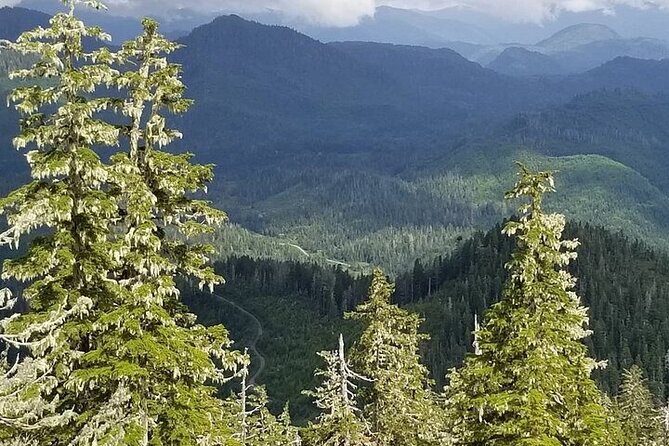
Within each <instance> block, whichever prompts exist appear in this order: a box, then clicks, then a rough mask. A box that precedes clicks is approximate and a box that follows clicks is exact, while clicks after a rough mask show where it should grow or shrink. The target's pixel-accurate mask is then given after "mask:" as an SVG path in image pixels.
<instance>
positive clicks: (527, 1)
mask: <svg viewBox="0 0 669 446" xmlns="http://www.w3.org/2000/svg"><path fill="white" fill-rule="evenodd" d="M44 1H46V0H44ZM50 1H54V0H50ZM16 3H18V0H0V5H13V4H16ZM106 3H107V4H108V5H109V6H110V8H111V9H112V10H113V11H114V12H116V13H118V14H142V13H155V12H156V11H165V10H166V9H168V8H188V9H194V10H198V11H201V12H220V13H250V12H261V11H263V10H268V9H270V10H275V11H280V12H282V13H284V14H286V15H287V16H289V17H293V18H299V19H302V20H305V21H309V22H311V23H314V24H320V25H331V26H350V25H355V24H356V23H357V22H358V21H359V20H360V19H362V18H363V17H366V16H371V15H373V14H374V10H375V8H376V6H379V5H390V6H396V7H401V8H415V9H426V10H430V9H440V8H445V7H448V6H453V5H454V4H461V5H466V6H469V7H472V8H475V9H478V10H481V11H486V12H489V13H490V14H492V15H496V16H498V17H500V18H502V19H504V20H508V21H513V22H535V23H541V22H545V21H546V20H551V19H552V18H554V17H556V16H557V15H559V14H560V13H561V12H564V11H572V12H582V11H592V10H606V11H608V12H610V13H614V12H615V8H616V6H619V5H627V6H632V7H637V8H648V7H651V8H652V7H662V8H669V0H457V1H455V0H107V1H106Z"/></svg>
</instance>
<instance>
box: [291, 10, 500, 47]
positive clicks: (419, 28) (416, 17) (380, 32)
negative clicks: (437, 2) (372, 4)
mask: <svg viewBox="0 0 669 446" xmlns="http://www.w3.org/2000/svg"><path fill="white" fill-rule="evenodd" d="M293 25H294V26H295V27H296V28H297V29H299V30H300V31H301V32H304V33H305V34H307V35H310V36H312V37H314V38H317V39H319V40H322V41H326V42H332V41H350V40H356V41H368V42H383V43H397V44H405V45H421V46H428V47H435V48H438V47H443V46H446V44H447V43H449V42H469V43H479V44H481V43H485V44H491V43H495V40H494V38H493V37H492V36H491V35H490V34H488V33H487V32H486V31H485V30H484V29H482V28H480V27H477V26H475V25H471V24H468V23H464V22H461V21H458V20H450V19H442V18H438V17H435V16H433V15H431V14H429V13H425V12H421V11H414V10H407V9H398V8H391V7H387V6H382V7H379V8H377V9H376V14H375V15H374V17H367V18H364V19H362V21H361V23H360V24H359V25H356V26H352V27H345V28H321V27H314V26H308V25H299V24H293Z"/></svg>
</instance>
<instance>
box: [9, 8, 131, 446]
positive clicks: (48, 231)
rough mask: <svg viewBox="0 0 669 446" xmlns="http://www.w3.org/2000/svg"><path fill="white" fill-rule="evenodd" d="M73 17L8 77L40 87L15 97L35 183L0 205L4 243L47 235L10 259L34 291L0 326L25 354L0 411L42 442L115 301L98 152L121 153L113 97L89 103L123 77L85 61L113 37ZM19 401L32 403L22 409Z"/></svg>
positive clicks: (41, 35) (44, 36)
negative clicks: (98, 317)
mask: <svg viewBox="0 0 669 446" xmlns="http://www.w3.org/2000/svg"><path fill="white" fill-rule="evenodd" d="M89 3H93V2H89ZM73 10H74V2H70V12H69V13H68V14H57V15H56V16H54V17H53V18H52V19H51V22H50V26H49V27H48V28H46V29H43V28H37V29H35V30H33V31H30V32H27V33H24V34H23V35H22V36H21V37H19V39H18V40H17V41H16V42H14V43H9V44H8V45H7V46H8V47H9V48H10V49H12V50H14V51H16V52H18V53H22V54H27V55H31V56H34V57H35V58H37V59H38V61H37V63H35V64H34V65H33V66H32V67H30V68H28V69H22V70H18V71H16V72H14V73H12V74H11V77H12V78H18V79H25V80H28V81H29V82H30V81H32V82H34V84H35V85H30V86H22V87H19V88H17V89H15V90H14V91H13V92H12V94H11V95H10V100H11V101H13V102H14V103H15V104H16V108H17V110H18V111H19V113H20V114H21V115H22V116H23V119H22V121H21V133H20V135H19V136H17V137H16V138H15V139H14V145H15V147H16V148H17V149H26V148H28V147H29V148H30V150H29V151H28V152H27V155H26V159H27V160H28V163H29V165H30V168H31V176H32V180H31V181H30V182H29V183H28V184H26V185H25V186H23V187H21V188H19V189H17V190H16V191H14V192H12V193H11V194H9V195H8V196H7V197H5V198H3V199H1V200H0V212H2V214H4V215H6V217H7V221H8V226H9V227H8V229H7V230H6V231H5V232H4V233H2V234H1V235H0V244H2V245H9V246H11V247H15V248H16V247H18V246H19V243H20V241H21V240H22V238H24V237H26V236H27V235H29V234H31V233H33V232H35V231H40V232H39V236H37V237H35V238H34V239H33V241H32V242H31V245H30V247H29V248H28V250H27V253H26V254H25V255H24V256H23V257H21V258H19V259H16V260H11V261H6V262H5V264H4V267H3V273H2V277H3V279H5V280H10V279H13V280H18V281H21V282H25V283H27V287H26V288H25V290H24V292H23V298H24V299H25V300H26V301H27V303H28V304H29V305H30V308H31V311H30V312H29V313H28V314H23V315H19V314H14V315H12V316H10V317H7V318H5V319H3V320H2V322H1V323H0V329H1V331H2V335H1V339H2V340H3V341H4V342H5V344H6V348H7V349H8V350H6V352H5V353H6V354H7V353H9V354H10V355H11V354H12V353H13V354H14V355H16V351H12V348H20V349H22V350H23V351H24V352H26V353H27V354H28V355H29V357H28V358H27V359H25V360H20V359H19V362H18V363H17V365H16V367H12V368H10V369H9V370H7V373H8V375H7V376H6V377H5V379H4V380H3V384H2V387H5V385H9V386H10V387H11V386H12V383H13V384H14V386H15V387H14V388H13V390H12V392H10V393H5V392H2V395H1V397H2V404H0V406H2V407H3V409H0V410H2V412H3V414H2V415H3V422H2V424H3V425H4V427H5V428H6V430H7V431H8V432H9V433H10V435H14V434H15V432H16V431H23V432H24V433H25V434H26V435H29V432H28V431H31V430H34V429H35V428H36V429H37V430H38V431H40V435H41V436H42V437H44V436H45V435H49V434H48V433H50V432H52V431H53V428H54V427H55V426H57V425H60V424H64V423H67V422H69V421H70V420H71V419H72V418H73V416H74V413H73V412H72V411H71V408H72V406H73V405H74V403H73V401H72V400H71V399H70V398H69V397H67V396H65V395H64V393H66V392H65V389H64V382H65V381H66V380H67V379H68V377H69V376H70V374H71V372H72V370H73V369H74V368H76V367H77V364H78V362H79V360H80V358H81V355H82V354H83V352H84V351H85V350H86V349H87V347H88V344H89V340H90V339H89V335H88V332H89V329H90V319H89V316H90V314H91V313H92V312H94V311H95V306H96V301H97V302H99V301H106V302H109V300H108V297H109V296H110V295H111V293H110V284H109V283H108V276H109V274H110V273H111V271H112V269H113V268H114V259H113V258H112V256H111V255H110V252H111V251H112V243H111V242H110V240H109V238H108V222H109V220H110V219H111V218H113V217H114V216H115V214H116V206H115V200H114V199H113V197H111V196H109V195H108V194H106V193H105V191H104V189H105V186H106V181H107V179H108V177H109V172H108V170H107V168H106V166H105V165H104V163H103V162H102V161H101V160H100V158H99V156H98V155H97V154H96V152H95V151H94V150H93V147H94V146H98V145H100V146H111V145H114V144H116V142H117V139H118V130H117V129H116V128H115V127H114V126H112V125H110V124H108V123H106V122H103V121H101V120H99V119H96V118H95V115H96V114H97V113H98V112H101V111H103V110H105V109H107V108H109V106H110V101H109V99H108V98H95V99H91V98H86V99H84V98H85V97H86V96H88V95H91V94H92V93H94V92H95V91H96V89H97V88H98V87H100V86H111V85H112V83H113V79H114V74H115V72H114V70H113V69H112V68H111V66H110V64H111V62H112V57H111V54H110V52H109V51H108V50H106V49H100V50H96V51H91V52H85V50H84V46H83V45H84V44H83V40H84V38H91V39H100V40H105V39H108V36H107V35H105V34H104V33H103V32H102V31H101V30H100V29H99V28H90V27H86V26H84V24H83V23H82V22H81V21H79V20H78V19H77V18H76V17H75V16H74V14H73ZM16 395H21V397H20V399H21V400H23V401H28V402H29V403H28V404H27V405H25V404H19V405H14V404H13V403H14V400H13V399H12V397H13V396H16ZM38 395H39V397H37V396H38ZM66 414H67V416H65V415H66ZM49 420H50V421H49ZM26 441H29V440H26Z"/></svg>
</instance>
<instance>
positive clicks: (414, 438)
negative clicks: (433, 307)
mask: <svg viewBox="0 0 669 446" xmlns="http://www.w3.org/2000/svg"><path fill="white" fill-rule="evenodd" d="M393 289H394V287H393V285H392V284H390V283H389V282H388V280H387V278H386V277H385V275H384V274H383V272H382V271H381V270H379V269H376V270H375V271H374V275H373V279H372V284H371V287H370V289H369V300H368V301H367V302H364V303H362V304H361V305H359V306H358V307H357V308H356V310H355V311H354V312H352V313H350V314H348V315H347V316H348V317H350V318H353V319H356V320H360V321H362V322H363V323H364V325H365V330H364V332H363V333H362V336H361V337H360V340H359V341H358V342H357V343H356V344H355V346H354V348H353V351H352V353H351V362H352V364H353V366H354V367H355V368H356V370H359V371H360V373H361V374H363V375H364V376H367V377H368V378H369V379H370V380H371V381H372V383H371V385H370V386H368V387H367V388H365V389H363V390H362V391H361V398H360V401H361V403H362V405H363V415H364V417H365V418H366V419H367V420H368V421H369V423H370V425H371V430H372V433H373V439H374V441H375V442H376V444H378V445H380V446H385V445H394V446H413V445H430V444H435V445H437V444H439V445H443V444H447V441H448V438H447V436H446V435H445V433H444V432H443V428H442V421H443V419H442V413H441V410H440V408H439V406H438V405H437V404H436V400H435V395H434V393H433V391H432V390H431V388H430V380H429V378H428V371H427V368H426V367H425V366H424V365H423V364H421V362H420V354H419V345H420V343H421V341H423V340H425V339H426V338H427V336H425V335H423V334H420V333H419V331H418V329H419V326H420V324H421V319H420V318H419V317H418V316H417V315H416V314H413V313H410V312H408V311H406V310H404V309H401V308H399V307H398V306H397V305H393V304H391V303H390V298H391V296H392V294H393Z"/></svg>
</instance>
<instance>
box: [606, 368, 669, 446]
mask: <svg viewBox="0 0 669 446" xmlns="http://www.w3.org/2000/svg"><path fill="white" fill-rule="evenodd" d="M614 409H615V413H616V417H617V419H618V421H619V422H620V425H621V427H622V432H623V438H624V443H623V444H624V445H625V446H660V445H665V444H667V440H668V439H669V436H668V435H667V432H666V431H665V427H664V425H663V419H662V418H663V413H662V412H661V411H660V410H658V409H657V408H656V407H655V402H654V401H653V395H652V394H651V392H650V390H649V389H648V385H647V383H646V379H645V378H644V376H643V371H642V370H641V369H640V368H639V367H638V366H636V365H635V366H632V368H630V369H629V370H626V371H625V373H624V374H623V383H622V385H621V386H620V393H619V394H618V396H617V398H616V399H615V404H614Z"/></svg>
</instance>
